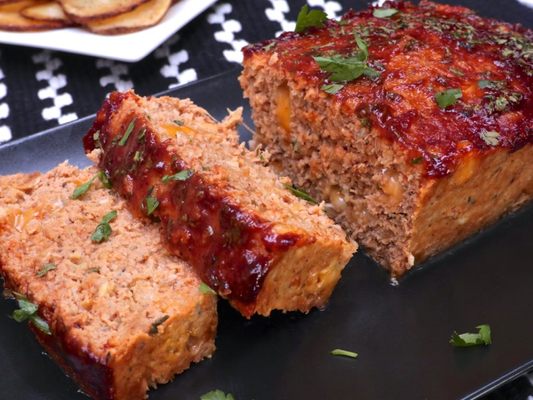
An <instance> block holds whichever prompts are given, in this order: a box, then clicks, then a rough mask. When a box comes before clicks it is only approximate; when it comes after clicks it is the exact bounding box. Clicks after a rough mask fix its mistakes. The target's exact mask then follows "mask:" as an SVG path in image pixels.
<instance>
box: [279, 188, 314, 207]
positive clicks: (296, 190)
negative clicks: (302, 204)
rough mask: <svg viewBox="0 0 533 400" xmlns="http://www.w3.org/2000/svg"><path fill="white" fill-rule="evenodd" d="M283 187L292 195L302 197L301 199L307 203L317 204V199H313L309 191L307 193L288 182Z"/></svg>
mask: <svg viewBox="0 0 533 400" xmlns="http://www.w3.org/2000/svg"><path fill="white" fill-rule="evenodd" d="M284 186H285V189H287V190H288V191H289V192H291V193H292V194H293V195H294V196H296V197H298V198H300V199H302V200H305V201H307V202H308V203H311V204H315V205H316V204H318V201H316V200H315V199H313V198H312V197H311V196H310V195H309V193H307V192H306V191H304V190H302V189H300V188H297V187H296V186H294V185H289V184H285V185H284Z"/></svg>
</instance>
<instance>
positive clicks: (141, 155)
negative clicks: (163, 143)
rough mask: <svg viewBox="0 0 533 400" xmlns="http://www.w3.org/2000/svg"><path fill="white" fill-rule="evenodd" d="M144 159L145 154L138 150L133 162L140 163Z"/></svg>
mask: <svg viewBox="0 0 533 400" xmlns="http://www.w3.org/2000/svg"><path fill="white" fill-rule="evenodd" d="M142 157H143V153H142V152H141V151H139V150H137V151H136V152H135V154H134V156H133V161H135V162H139V161H141V160H142Z"/></svg>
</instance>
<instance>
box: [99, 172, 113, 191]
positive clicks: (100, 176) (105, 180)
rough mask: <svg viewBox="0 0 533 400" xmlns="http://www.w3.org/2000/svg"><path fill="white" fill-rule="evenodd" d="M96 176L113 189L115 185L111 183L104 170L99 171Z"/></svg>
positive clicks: (107, 187)
mask: <svg viewBox="0 0 533 400" xmlns="http://www.w3.org/2000/svg"><path fill="white" fill-rule="evenodd" d="M96 176H97V177H98V179H99V180H100V182H101V183H102V185H103V186H104V187H105V188H106V189H111V188H112V187H113V185H112V184H111V181H110V180H109V177H108V176H107V175H106V173H105V172H104V171H98V173H97V174H96Z"/></svg>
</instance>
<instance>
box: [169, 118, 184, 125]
mask: <svg viewBox="0 0 533 400" xmlns="http://www.w3.org/2000/svg"><path fill="white" fill-rule="evenodd" d="M172 122H174V123H175V124H176V125H178V126H183V125H185V122H183V121H182V120H181V119H175V120H174V121H172Z"/></svg>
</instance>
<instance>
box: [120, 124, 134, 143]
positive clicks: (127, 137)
mask: <svg viewBox="0 0 533 400" xmlns="http://www.w3.org/2000/svg"><path fill="white" fill-rule="evenodd" d="M133 128H135V118H133V119H132V120H131V122H130V124H129V125H128V127H127V128H126V132H124V136H122V139H120V141H119V142H118V145H119V146H124V145H125V144H126V142H127V141H128V139H129V137H130V135H131V132H133Z"/></svg>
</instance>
